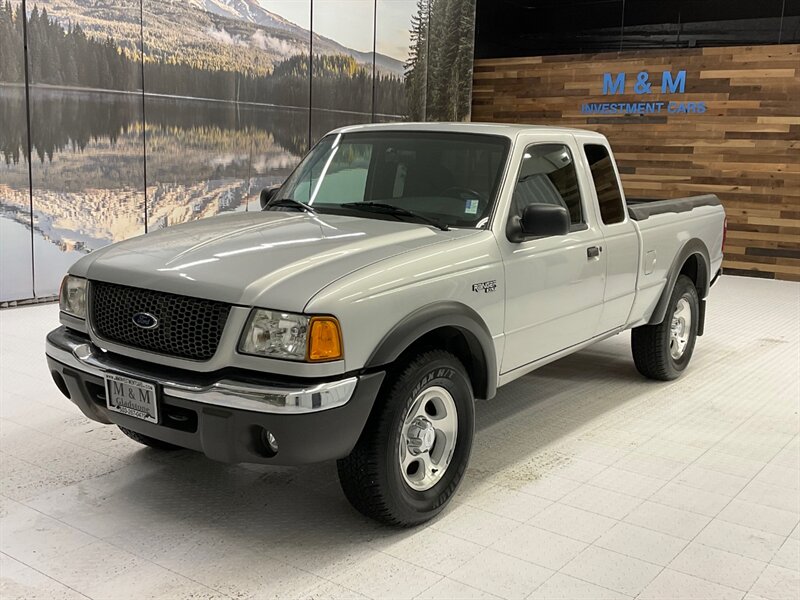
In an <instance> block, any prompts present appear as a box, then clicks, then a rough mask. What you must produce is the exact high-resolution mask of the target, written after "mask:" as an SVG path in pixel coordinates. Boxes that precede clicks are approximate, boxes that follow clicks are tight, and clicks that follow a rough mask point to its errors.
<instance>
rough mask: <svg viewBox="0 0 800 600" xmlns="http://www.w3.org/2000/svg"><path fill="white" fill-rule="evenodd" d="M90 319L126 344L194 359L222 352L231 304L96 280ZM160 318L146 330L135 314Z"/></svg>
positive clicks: (104, 335) (112, 338)
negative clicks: (220, 347)
mask: <svg viewBox="0 0 800 600" xmlns="http://www.w3.org/2000/svg"><path fill="white" fill-rule="evenodd" d="M89 289H90V292H89V293H90V302H89V310H90V318H91V321H92V326H93V327H94V330H95V331H96V332H97V334H98V335H99V336H100V337H102V338H103V339H106V340H109V341H111V342H117V343H119V344H123V345H125V346H132V347H134V348H141V349H142V350H150V351H153V352H158V353H159V354H168V355H170V356H178V357H181V358H189V359H192V360H208V359H210V358H211V357H212V356H214V353H215V352H216V351H217V346H218V345H219V340H220V337H222V330H223V329H224V328H225V322H226V321H227V320H228V313H229V312H230V306H229V305H227V304H223V303H222V302H214V301H212V300H203V299H201V298H190V297H189V296H178V295H177V294H167V293H164V292H155V291H152V290H146V289H140V288H133V287H128V286H124V285H114V284H110V283H103V282H100V281H92V282H91V283H90V286H89ZM138 313H147V314H149V315H152V316H154V317H155V318H156V319H157V320H158V324H157V325H156V327H154V328H152V329H144V328H142V327H140V326H139V325H136V324H135V323H134V322H133V316H134V315H136V314H138Z"/></svg>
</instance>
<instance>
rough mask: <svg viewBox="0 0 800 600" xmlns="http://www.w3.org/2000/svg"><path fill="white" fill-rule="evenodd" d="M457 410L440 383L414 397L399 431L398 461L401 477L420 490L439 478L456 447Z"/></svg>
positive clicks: (428, 486)
mask: <svg viewBox="0 0 800 600" xmlns="http://www.w3.org/2000/svg"><path fill="white" fill-rule="evenodd" d="M457 436H458V412H457V411H456V402H455V400H453V396H452V394H450V392H448V391H447V390H446V389H444V388H443V387H440V386H432V387H429V388H426V389H424V390H423V391H422V392H420V393H419V395H418V396H417V397H416V398H414V401H413V402H412V403H411V407H410V408H409V409H408V412H407V413H406V417H405V419H404V420H403V427H402V430H401V432H400V448H399V455H398V456H399V462H400V472H401V473H402V475H403V480H404V481H405V482H406V483H407V484H408V485H409V487H411V488H412V489H414V490H416V491H418V492H424V491H426V490H429V489H431V488H432V487H433V486H435V485H436V484H437V483H439V481H441V479H442V477H443V476H444V474H445V472H446V471H447V467H449V466H450V461H451V460H452V459H453V451H454V450H455V447H456V437H457Z"/></svg>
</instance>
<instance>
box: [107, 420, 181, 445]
mask: <svg viewBox="0 0 800 600" xmlns="http://www.w3.org/2000/svg"><path fill="white" fill-rule="evenodd" d="M117 427H119V430H120V431H121V432H122V433H124V434H125V435H127V436H128V437H129V438H131V439H132V440H133V441H134V442H139V443H140V444H142V445H144V446H149V447H150V448H155V449H156V450H167V451H172V450H182V448H181V447H180V446H176V445H175V444H170V443H169V442H162V441H161V440H157V439H156V438H151V437H150V436H149V435H144V434H141V433H136V432H135V431H131V430H130V429H126V428H125V427H122V426H121V425H117Z"/></svg>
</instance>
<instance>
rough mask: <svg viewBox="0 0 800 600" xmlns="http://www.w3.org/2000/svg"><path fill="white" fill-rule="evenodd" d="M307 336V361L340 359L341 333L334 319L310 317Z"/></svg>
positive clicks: (337, 322)
mask: <svg viewBox="0 0 800 600" xmlns="http://www.w3.org/2000/svg"><path fill="white" fill-rule="evenodd" d="M309 329H310V333H309V336H308V360H310V361H324V360H337V359H340V358H342V332H341V329H339V321H337V320H336V318H335V317H312V318H311V324H310V328H309Z"/></svg>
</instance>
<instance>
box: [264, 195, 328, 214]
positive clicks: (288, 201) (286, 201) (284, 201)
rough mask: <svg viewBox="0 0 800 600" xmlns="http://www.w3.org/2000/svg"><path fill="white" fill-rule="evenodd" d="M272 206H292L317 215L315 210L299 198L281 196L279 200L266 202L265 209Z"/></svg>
mask: <svg viewBox="0 0 800 600" xmlns="http://www.w3.org/2000/svg"><path fill="white" fill-rule="evenodd" d="M273 206H292V207H294V208H299V209H300V210H304V211H305V212H307V213H308V214H310V215H313V216H317V211H315V210H314V209H313V208H311V207H310V206H309V205H308V204H306V203H305V202H300V200H295V199H294V198H281V199H280V200H273V201H272V202H270V203H269V204H267V206H266V207H265V209H269V208H271V207H273Z"/></svg>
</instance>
